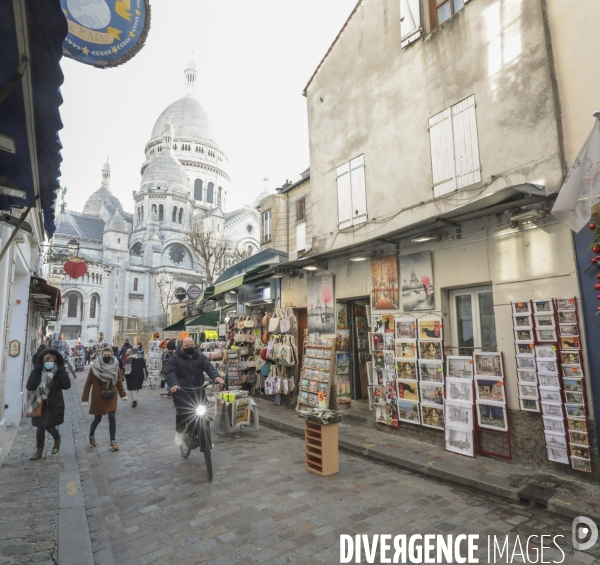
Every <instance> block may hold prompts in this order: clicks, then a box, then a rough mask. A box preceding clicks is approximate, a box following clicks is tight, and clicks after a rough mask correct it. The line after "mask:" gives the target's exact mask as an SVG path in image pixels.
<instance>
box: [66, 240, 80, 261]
mask: <svg viewBox="0 0 600 565" xmlns="http://www.w3.org/2000/svg"><path fill="white" fill-rule="evenodd" d="M67 248H68V249H69V255H70V256H71V257H77V255H78V254H79V242H78V241H77V240H76V239H71V240H70V241H69V243H67Z"/></svg>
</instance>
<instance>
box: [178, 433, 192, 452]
mask: <svg viewBox="0 0 600 565" xmlns="http://www.w3.org/2000/svg"><path fill="white" fill-rule="evenodd" d="M179 451H181V455H182V456H183V457H184V459H187V458H188V457H189V456H190V453H191V452H192V440H191V439H190V438H189V436H188V433H187V430H185V432H183V443H182V444H181V445H180V446H179Z"/></svg>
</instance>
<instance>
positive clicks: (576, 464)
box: [571, 457, 592, 473]
mask: <svg viewBox="0 0 600 565" xmlns="http://www.w3.org/2000/svg"><path fill="white" fill-rule="evenodd" d="M571 466H572V467H573V469H574V470H575V471H583V472H584V473H591V472H592V462H591V461H590V460H589V459H580V458H579V457H571Z"/></svg>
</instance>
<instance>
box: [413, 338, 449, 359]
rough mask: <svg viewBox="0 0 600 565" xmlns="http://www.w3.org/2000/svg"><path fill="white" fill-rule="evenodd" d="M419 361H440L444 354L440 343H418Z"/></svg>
mask: <svg viewBox="0 0 600 565" xmlns="http://www.w3.org/2000/svg"><path fill="white" fill-rule="evenodd" d="M419 359H428V360H436V361H442V360H443V359H444V354H443V351H442V342H441V341H424V340H420V341H419Z"/></svg>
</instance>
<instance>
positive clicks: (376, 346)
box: [369, 332, 384, 351]
mask: <svg viewBox="0 0 600 565" xmlns="http://www.w3.org/2000/svg"><path fill="white" fill-rule="evenodd" d="M369 343H370V346H371V351H383V349H384V341H383V334H382V333H380V332H373V333H370V334H369Z"/></svg>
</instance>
